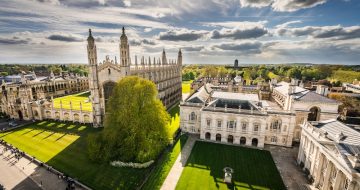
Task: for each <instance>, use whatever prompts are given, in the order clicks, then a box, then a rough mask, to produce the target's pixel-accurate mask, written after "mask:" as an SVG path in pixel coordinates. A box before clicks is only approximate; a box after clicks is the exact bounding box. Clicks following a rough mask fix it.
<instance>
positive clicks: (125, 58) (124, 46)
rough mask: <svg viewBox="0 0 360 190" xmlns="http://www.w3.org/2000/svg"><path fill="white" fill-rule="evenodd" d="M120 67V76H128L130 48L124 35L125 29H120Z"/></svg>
mask: <svg viewBox="0 0 360 190" xmlns="http://www.w3.org/2000/svg"><path fill="white" fill-rule="evenodd" d="M119 46H120V66H121V67H123V68H122V69H121V74H122V75H123V76H127V75H129V74H130V64H131V61H130V48H129V42H128V38H127V36H126V34H125V28H124V27H123V28H122V34H121V36H120V45H119Z"/></svg>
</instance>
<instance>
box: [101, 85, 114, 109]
mask: <svg viewBox="0 0 360 190" xmlns="http://www.w3.org/2000/svg"><path fill="white" fill-rule="evenodd" d="M115 85H116V83H115V82H113V81H109V82H106V83H104V85H103V88H104V98H105V106H106V104H107V102H108V101H109V99H110V96H111V93H112V91H113V88H114V87H115Z"/></svg>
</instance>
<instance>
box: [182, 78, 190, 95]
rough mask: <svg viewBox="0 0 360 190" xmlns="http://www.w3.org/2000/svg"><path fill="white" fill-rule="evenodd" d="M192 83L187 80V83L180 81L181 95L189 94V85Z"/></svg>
mask: <svg viewBox="0 0 360 190" xmlns="http://www.w3.org/2000/svg"><path fill="white" fill-rule="evenodd" d="M192 82H193V81H192V80H189V81H182V83H181V84H182V93H190V91H191V89H190V86H191V83H192Z"/></svg>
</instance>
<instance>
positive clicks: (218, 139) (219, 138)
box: [216, 133, 221, 141]
mask: <svg viewBox="0 0 360 190" xmlns="http://www.w3.org/2000/svg"><path fill="white" fill-rule="evenodd" d="M216 141H221V134H219V133H218V134H216Z"/></svg>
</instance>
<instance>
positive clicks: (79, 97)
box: [54, 92, 92, 111]
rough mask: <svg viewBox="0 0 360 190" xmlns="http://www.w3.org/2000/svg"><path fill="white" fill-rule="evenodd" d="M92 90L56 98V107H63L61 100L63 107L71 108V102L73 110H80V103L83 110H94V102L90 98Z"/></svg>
mask: <svg viewBox="0 0 360 190" xmlns="http://www.w3.org/2000/svg"><path fill="white" fill-rule="evenodd" d="M89 96H90V92H81V93H78V94H72V95H68V96H63V97H59V98H54V108H61V105H60V102H61V103H62V108H63V109H68V110H69V109H70V102H71V104H72V109H73V110H80V103H81V106H82V110H83V111H92V104H91V101H90V99H89Z"/></svg>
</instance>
